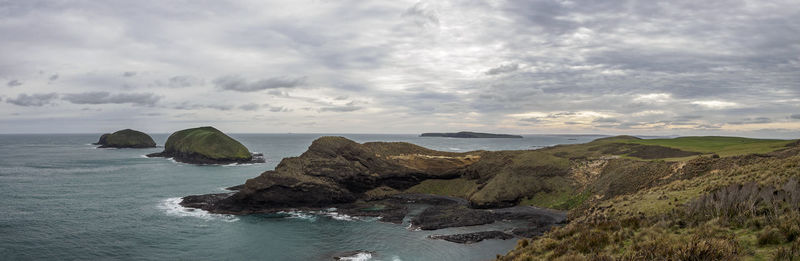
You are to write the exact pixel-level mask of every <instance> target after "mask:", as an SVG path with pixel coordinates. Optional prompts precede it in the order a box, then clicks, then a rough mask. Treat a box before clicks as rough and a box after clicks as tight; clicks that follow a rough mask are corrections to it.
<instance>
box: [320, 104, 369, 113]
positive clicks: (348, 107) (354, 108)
mask: <svg viewBox="0 0 800 261" xmlns="http://www.w3.org/2000/svg"><path fill="white" fill-rule="evenodd" d="M361 109H363V107H361V106H356V105H354V104H352V103H350V104H347V105H344V106H328V107H322V108H320V109H319V111H321V112H324V111H329V112H352V111H357V110H361Z"/></svg>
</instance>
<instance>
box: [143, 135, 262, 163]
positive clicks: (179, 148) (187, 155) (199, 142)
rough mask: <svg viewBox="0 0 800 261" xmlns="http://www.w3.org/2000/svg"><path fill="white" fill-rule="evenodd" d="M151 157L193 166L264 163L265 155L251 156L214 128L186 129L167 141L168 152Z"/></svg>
mask: <svg viewBox="0 0 800 261" xmlns="http://www.w3.org/2000/svg"><path fill="white" fill-rule="evenodd" d="M147 157H168V158H173V159H175V161H178V162H183V163H191V164H230V163H262V162H264V158H263V155H261V154H254V153H251V152H250V151H249V150H248V149H247V147H245V146H244V145H242V143H240V142H238V141H236V140H235V139H233V138H231V137H230V136H228V135H225V133H222V132H221V131H219V130H217V129H216V128H214V127H199V128H193V129H185V130H181V131H177V132H175V133H172V135H170V136H169V138H167V142H166V144H165V145H164V151H162V152H159V153H152V154H148V155H147Z"/></svg>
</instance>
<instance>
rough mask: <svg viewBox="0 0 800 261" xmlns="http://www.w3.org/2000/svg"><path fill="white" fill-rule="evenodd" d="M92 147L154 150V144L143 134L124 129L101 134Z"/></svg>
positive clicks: (148, 136)
mask: <svg viewBox="0 0 800 261" xmlns="http://www.w3.org/2000/svg"><path fill="white" fill-rule="evenodd" d="M94 145H100V147H99V148H154V147H156V142H155V141H153V138H151V137H150V135H147V134H145V133H144V132H141V131H136V130H131V129H124V130H120V131H116V132H114V133H106V134H103V135H102V136H100V140H98V141H97V142H96V143H94Z"/></svg>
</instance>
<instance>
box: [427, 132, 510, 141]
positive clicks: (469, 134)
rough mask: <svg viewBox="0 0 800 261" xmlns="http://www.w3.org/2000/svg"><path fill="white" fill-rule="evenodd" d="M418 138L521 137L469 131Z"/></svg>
mask: <svg viewBox="0 0 800 261" xmlns="http://www.w3.org/2000/svg"><path fill="white" fill-rule="evenodd" d="M419 136H420V137H447V138H515V139H522V136H519V135H509V134H494V133H482V132H471V131H461V132H445V133H436V132H429V133H423V134H421V135H419Z"/></svg>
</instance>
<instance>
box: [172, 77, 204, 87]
mask: <svg viewBox="0 0 800 261" xmlns="http://www.w3.org/2000/svg"><path fill="white" fill-rule="evenodd" d="M202 83H203V80H201V79H198V78H195V77H192V76H189V75H178V76H173V77H170V78H169V79H167V83H166V86H168V87H171V88H185V87H192V86H194V85H198V84H202Z"/></svg>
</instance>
